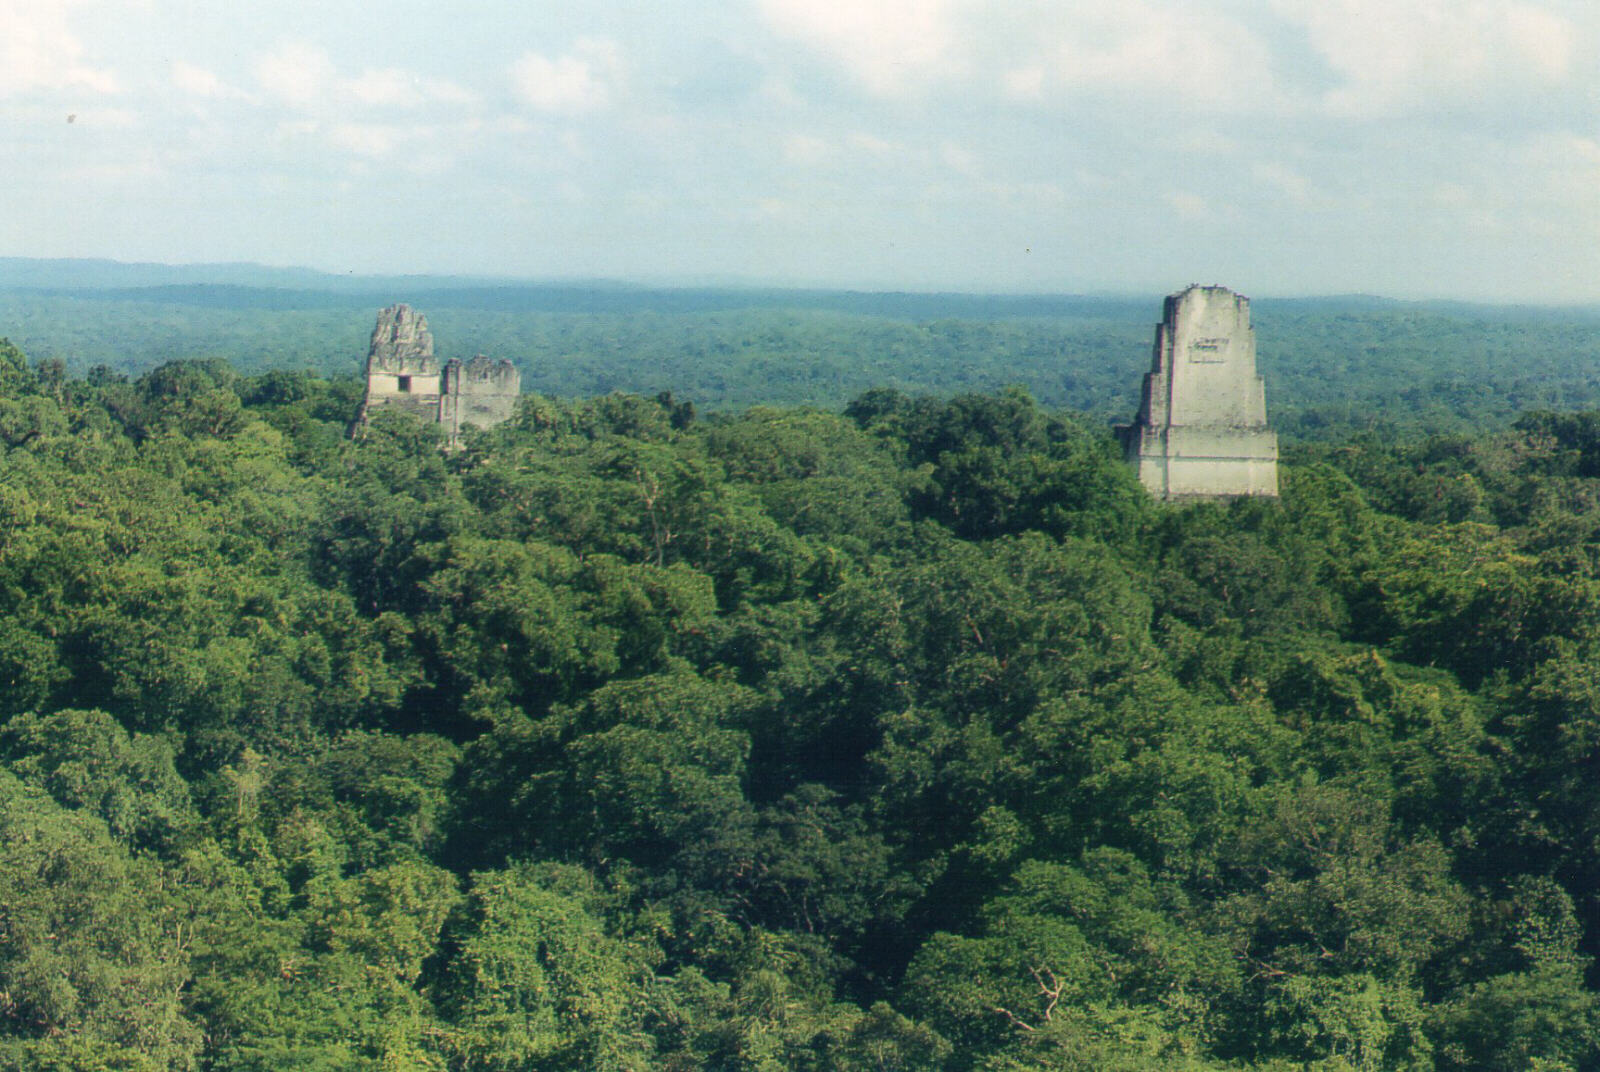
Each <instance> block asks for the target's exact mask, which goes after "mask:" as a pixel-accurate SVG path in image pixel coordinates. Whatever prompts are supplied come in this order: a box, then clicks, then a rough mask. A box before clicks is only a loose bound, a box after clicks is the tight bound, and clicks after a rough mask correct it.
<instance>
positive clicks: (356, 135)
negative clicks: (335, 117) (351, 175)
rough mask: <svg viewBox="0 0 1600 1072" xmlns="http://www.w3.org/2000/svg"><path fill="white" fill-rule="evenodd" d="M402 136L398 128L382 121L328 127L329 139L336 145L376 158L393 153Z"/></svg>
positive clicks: (337, 124) (359, 154)
mask: <svg viewBox="0 0 1600 1072" xmlns="http://www.w3.org/2000/svg"><path fill="white" fill-rule="evenodd" d="M400 137H401V132H400V130H399V129H398V128H396V127H393V126H389V125H387V124H382V123H335V124H333V125H332V126H331V127H329V128H328V140H329V141H330V142H332V143H333V144H334V145H337V146H338V147H339V148H341V149H345V150H347V151H349V152H352V153H355V154H356V155H357V156H366V157H372V158H375V159H376V158H381V157H385V156H388V155H389V154H391V153H393V152H394V150H395V146H396V144H397V143H398V142H399V141H400Z"/></svg>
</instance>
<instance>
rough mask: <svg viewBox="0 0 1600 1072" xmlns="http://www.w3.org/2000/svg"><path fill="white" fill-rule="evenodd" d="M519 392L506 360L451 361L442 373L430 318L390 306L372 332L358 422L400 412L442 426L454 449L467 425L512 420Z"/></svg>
mask: <svg viewBox="0 0 1600 1072" xmlns="http://www.w3.org/2000/svg"><path fill="white" fill-rule="evenodd" d="M521 393H522V376H521V374H520V373H518V372H517V368H516V366H515V365H513V364H512V363H511V362H509V361H505V360H500V361H495V360H492V359H490V358H487V357H484V356H483V355H482V354H479V355H478V356H477V357H474V358H473V359H472V360H471V361H466V362H463V361H461V360H460V359H458V358H451V359H450V360H449V361H447V362H445V363H444V366H443V367H442V368H441V367H440V365H439V360H438V358H436V357H434V355H433V334H432V333H431V332H429V331H428V318H427V317H425V316H423V315H422V314H421V313H419V312H416V311H415V310H414V309H412V308H411V307H410V306H409V305H391V306H389V307H388V308H387V309H384V310H383V311H382V312H380V313H379V314H378V324H377V326H376V327H374V328H373V329H372V345H371V347H370V348H369V349H368V351H367V393H366V397H365V398H364V399H363V400H362V403H361V415H360V417H359V418H357V422H356V423H357V425H358V426H364V425H365V424H366V422H367V419H368V417H369V416H370V415H371V413H372V412H373V410H376V409H399V410H403V411H405V412H407V413H414V414H416V415H417V416H418V417H421V418H422V419H423V420H426V421H433V422H437V423H438V424H440V425H441V426H443V430H444V434H445V442H446V443H448V444H449V445H451V446H454V445H456V443H457V442H458V441H459V439H460V436H461V429H462V428H464V427H466V426H467V425H469V424H470V425H476V426H478V427H479V428H490V427H493V426H494V425H497V424H499V423H500V422H501V421H504V420H507V419H508V418H510V417H511V415H512V413H514V412H515V410H516V405H517V398H518V397H519V396H520V395H521Z"/></svg>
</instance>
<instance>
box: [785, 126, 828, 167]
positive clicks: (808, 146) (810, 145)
mask: <svg viewBox="0 0 1600 1072" xmlns="http://www.w3.org/2000/svg"><path fill="white" fill-rule="evenodd" d="M832 155H833V146H832V144H830V143H829V142H827V141H825V140H824V139H822V138H817V137H813V136H812V135H810V134H790V135H789V136H788V137H786V138H784V139H783V162H784V163H786V164H793V165H795V166H796V167H816V166H817V165H818V164H821V163H823V162H824V161H826V160H827V159H828V158H829V157H831V156H832Z"/></svg>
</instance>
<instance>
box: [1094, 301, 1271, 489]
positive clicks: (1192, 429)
mask: <svg viewBox="0 0 1600 1072" xmlns="http://www.w3.org/2000/svg"><path fill="white" fill-rule="evenodd" d="M1117 431H1118V435H1119V436H1120V437H1121V439H1122V444H1123V450H1124V452H1125V454H1126V456H1127V458H1128V461H1129V462H1130V463H1132V464H1133V465H1134V466H1136V467H1137V469H1138V473H1139V479H1140V482H1141V483H1143V484H1144V486H1145V487H1146V488H1148V489H1149V490H1150V493H1151V494H1152V495H1155V496H1157V497H1159V498H1163V499H1185V498H1228V497H1234V496H1242V495H1268V496H1275V495H1277V494H1278V437H1277V434H1276V433H1275V432H1273V431H1272V430H1271V428H1270V427H1268V425H1267V403H1266V388H1265V386H1264V384H1263V383H1262V380H1261V377H1260V376H1258V375H1257V374H1256V342H1255V331H1254V329H1253V328H1252V327H1251V326H1250V301H1249V299H1248V298H1245V297H1243V296H1242V295H1239V294H1235V293H1234V292H1233V291H1231V290H1229V289H1227V288H1226V287H1216V286H1211V287H1202V286H1191V287H1189V288H1188V289H1186V290H1183V291H1181V292H1179V293H1177V294H1173V295H1171V296H1169V297H1168V298H1167V300H1166V303H1165V306H1164V308H1163V316H1162V320H1161V323H1160V324H1159V325H1157V327H1156V337H1155V346H1154V352H1153V354H1152V357H1151V369H1150V372H1149V373H1147V374H1146V375H1145V378H1144V385H1143V390H1142V392H1141V398H1140V403H1139V415H1138V417H1137V418H1135V420H1134V423H1133V424H1132V425H1127V426H1123V427H1121V428H1119V429H1118V430H1117Z"/></svg>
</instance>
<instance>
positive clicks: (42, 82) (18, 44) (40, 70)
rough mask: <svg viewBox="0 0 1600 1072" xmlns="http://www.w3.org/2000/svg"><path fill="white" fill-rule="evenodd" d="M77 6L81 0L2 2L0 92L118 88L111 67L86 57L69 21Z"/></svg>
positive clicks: (1, 94)
mask: <svg viewBox="0 0 1600 1072" xmlns="http://www.w3.org/2000/svg"><path fill="white" fill-rule="evenodd" d="M76 6H79V4H78V3H77V2H76V0H22V2H20V3H6V4H0V97H7V96H13V95H16V94H21V93H29V92H34V91H38V90H53V89H86V90H89V91H91V92H94V93H115V92H117V91H118V90H119V88H120V86H119V84H118V81H117V77H116V75H115V74H113V73H112V71H111V70H110V69H109V68H107V67H101V66H97V65H94V64H91V63H89V62H87V61H86V60H85V58H84V51H85V50H84V47H83V42H82V41H81V40H80V39H79V37H78V35H77V34H76V33H74V32H73V30H72V29H71V26H70V21H71V20H70V18H69V14H70V11H71V9H72V8H73V7H76Z"/></svg>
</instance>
